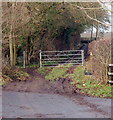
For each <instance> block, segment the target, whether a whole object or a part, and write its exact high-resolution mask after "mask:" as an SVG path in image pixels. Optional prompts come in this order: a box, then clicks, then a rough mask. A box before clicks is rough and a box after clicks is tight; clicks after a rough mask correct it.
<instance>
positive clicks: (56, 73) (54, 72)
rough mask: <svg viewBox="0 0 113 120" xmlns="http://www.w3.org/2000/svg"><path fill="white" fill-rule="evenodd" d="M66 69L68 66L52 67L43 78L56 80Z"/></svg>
mask: <svg viewBox="0 0 113 120" xmlns="http://www.w3.org/2000/svg"><path fill="white" fill-rule="evenodd" d="M67 70H68V68H61V67H54V68H53V70H52V71H51V72H50V73H49V74H48V75H46V76H45V78H46V79H48V80H54V79H56V80H57V79H58V78H59V77H63V75H64V74H65V73H66V72H67Z"/></svg>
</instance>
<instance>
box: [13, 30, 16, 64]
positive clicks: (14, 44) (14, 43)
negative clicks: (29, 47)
mask: <svg viewBox="0 0 113 120" xmlns="http://www.w3.org/2000/svg"><path fill="white" fill-rule="evenodd" d="M13 46H14V65H15V64H16V41H15V38H14V32H13Z"/></svg>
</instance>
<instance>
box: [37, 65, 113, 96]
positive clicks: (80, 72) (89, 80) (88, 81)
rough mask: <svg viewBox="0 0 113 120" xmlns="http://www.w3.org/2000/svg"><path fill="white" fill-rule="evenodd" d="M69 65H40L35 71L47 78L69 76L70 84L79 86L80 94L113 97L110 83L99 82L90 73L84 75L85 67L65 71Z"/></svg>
mask: <svg viewBox="0 0 113 120" xmlns="http://www.w3.org/2000/svg"><path fill="white" fill-rule="evenodd" d="M69 69H70V67H54V68H49V67H42V68H38V69H37V72H39V73H40V74H41V75H45V79H47V80H58V79H59V78H69V79H71V80H72V82H71V83H70V84H72V85H73V86H76V87H77V88H79V89H80V90H81V91H80V92H81V93H82V94H85V95H90V96H94V97H106V98H107V97H113V96H112V93H111V89H112V87H111V85H110V84H107V83H101V82H100V81H97V80H94V79H93V76H92V75H84V70H85V68H84V67H83V66H77V67H76V68H75V69H74V71H73V73H68V72H67V71H68V70H69Z"/></svg>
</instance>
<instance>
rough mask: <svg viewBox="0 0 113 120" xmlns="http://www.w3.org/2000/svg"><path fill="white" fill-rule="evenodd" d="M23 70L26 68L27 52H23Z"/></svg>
mask: <svg viewBox="0 0 113 120" xmlns="http://www.w3.org/2000/svg"><path fill="white" fill-rule="evenodd" d="M23 68H25V51H23Z"/></svg>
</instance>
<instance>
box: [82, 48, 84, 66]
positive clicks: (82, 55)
mask: <svg viewBox="0 0 113 120" xmlns="http://www.w3.org/2000/svg"><path fill="white" fill-rule="evenodd" d="M82 66H84V50H82Z"/></svg>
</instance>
